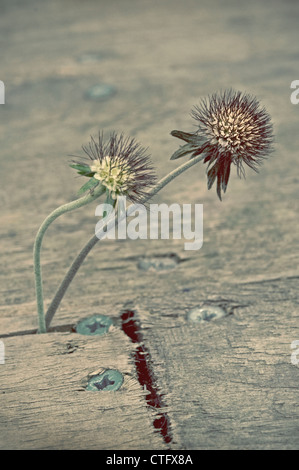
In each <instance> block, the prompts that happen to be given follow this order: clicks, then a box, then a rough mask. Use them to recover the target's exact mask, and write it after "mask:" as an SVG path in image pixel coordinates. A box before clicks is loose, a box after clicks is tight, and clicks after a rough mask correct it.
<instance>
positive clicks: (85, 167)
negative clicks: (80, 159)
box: [70, 163, 94, 174]
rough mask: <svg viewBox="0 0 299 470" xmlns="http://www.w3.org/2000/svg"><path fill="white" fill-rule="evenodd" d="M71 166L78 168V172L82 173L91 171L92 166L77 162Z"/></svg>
mask: <svg viewBox="0 0 299 470" xmlns="http://www.w3.org/2000/svg"><path fill="white" fill-rule="evenodd" d="M70 167H71V168H74V169H75V170H78V172H80V174H82V173H83V174H86V173H90V166H88V165H80V164H78V163H76V164H75V163H74V164H72V165H70ZM93 173H94V172H93Z"/></svg>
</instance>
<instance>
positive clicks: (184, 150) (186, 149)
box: [170, 144, 196, 160]
mask: <svg viewBox="0 0 299 470" xmlns="http://www.w3.org/2000/svg"><path fill="white" fill-rule="evenodd" d="M195 150H196V149H195V147H194V145H193V144H186V145H182V147H180V148H179V149H178V150H177V151H176V152H174V154H173V155H171V157H170V160H176V159H177V158H181V157H184V156H185V155H187V154H188V153H191V152H194V151H195Z"/></svg>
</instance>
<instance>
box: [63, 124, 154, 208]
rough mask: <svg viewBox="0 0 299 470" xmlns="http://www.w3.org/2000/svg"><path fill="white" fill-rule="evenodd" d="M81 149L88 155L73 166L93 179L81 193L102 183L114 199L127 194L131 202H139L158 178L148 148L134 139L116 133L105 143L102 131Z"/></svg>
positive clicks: (84, 186)
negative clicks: (95, 138) (147, 152)
mask: <svg viewBox="0 0 299 470" xmlns="http://www.w3.org/2000/svg"><path fill="white" fill-rule="evenodd" d="M82 148H83V151H84V152H85V153H86V155H87V157H88V158H86V157H85V158H84V161H83V162H81V161H73V164H72V165H70V166H71V167H72V168H75V169H76V170H77V171H78V173H79V174H80V175H83V176H87V177H89V178H90V179H89V181H88V182H87V183H85V184H84V185H83V186H82V188H81V189H80V190H79V193H80V194H82V193H84V192H85V191H88V190H89V191H93V190H94V189H95V187H96V186H98V185H99V184H100V185H102V186H103V187H104V188H105V189H106V192H107V194H108V195H109V197H110V198H111V199H112V200H117V198H118V196H127V197H129V198H130V199H131V201H132V202H139V201H140V200H141V199H142V198H143V196H144V195H145V194H146V191H147V189H149V188H151V187H152V186H153V185H154V183H155V181H156V176H155V173H154V170H153V167H152V166H151V162H150V159H149V156H148V155H146V149H144V148H142V147H141V146H140V145H139V144H138V143H137V142H136V141H135V139H132V138H130V137H124V135H123V134H121V135H119V136H118V135H117V134H116V133H115V132H113V133H112V134H111V135H110V138H109V140H108V141H107V142H105V141H104V138H103V134H102V133H99V137H98V141H95V140H94V138H93V137H92V138H91V141H90V142H89V144H88V145H86V146H84V145H83V146H82Z"/></svg>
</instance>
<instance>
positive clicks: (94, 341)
mask: <svg viewBox="0 0 299 470" xmlns="http://www.w3.org/2000/svg"><path fill="white" fill-rule="evenodd" d="M5 346H6V364H5V367H1V369H0V373H1V392H0V400H1V406H0V410H1V411H0V421H1V437H0V447H1V449H74V450H76V449H111V448H112V447H114V446H115V447H116V448H117V449H127V448H130V447H131V448H134V449H155V448H162V449H163V448H164V445H163V440H162V438H161V436H160V434H158V433H157V432H155V430H154V428H153V419H154V418H155V412H154V411H152V410H150V409H149V408H148V407H147V406H146V402H145V398H144V395H145V392H144V390H142V388H141V386H140V384H139V382H138V380H136V377H135V367H134V364H132V362H131V361H130V357H131V353H132V350H133V346H132V344H131V343H130V341H129V340H128V338H127V337H126V336H125V335H124V334H123V333H122V332H120V331H119V330H118V329H112V330H111V331H110V332H109V335H106V336H102V337H93V338H91V337H86V336H82V335H76V334H63V333H53V334H46V335H30V336H21V337H18V338H16V337H13V338H9V339H6V341H5ZM102 369H120V370H121V371H122V373H123V375H124V383H123V385H122V387H121V389H120V390H119V391H117V392H112V391H111V392H107V391H106V392H102V393H98V392H93V391H86V390H85V387H86V385H87V381H88V377H89V376H90V375H94V373H96V372H98V371H101V370H102Z"/></svg>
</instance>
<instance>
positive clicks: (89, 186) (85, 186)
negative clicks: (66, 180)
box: [78, 178, 99, 195]
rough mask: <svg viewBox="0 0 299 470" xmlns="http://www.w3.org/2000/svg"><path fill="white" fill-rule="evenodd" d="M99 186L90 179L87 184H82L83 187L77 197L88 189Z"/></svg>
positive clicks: (97, 182)
mask: <svg viewBox="0 0 299 470" xmlns="http://www.w3.org/2000/svg"><path fill="white" fill-rule="evenodd" d="M98 184H99V181H98V180H96V179H95V178H91V179H90V180H89V181H87V183H85V184H83V186H82V187H81V188H80V189H79V191H78V195H80V194H83V193H85V192H86V191H88V190H89V189H92V188H95V187H96V186H97V185H98Z"/></svg>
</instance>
